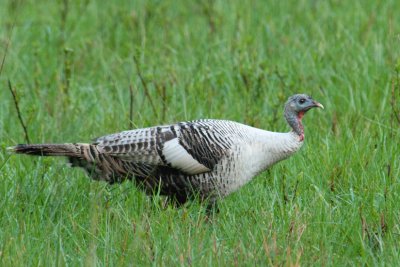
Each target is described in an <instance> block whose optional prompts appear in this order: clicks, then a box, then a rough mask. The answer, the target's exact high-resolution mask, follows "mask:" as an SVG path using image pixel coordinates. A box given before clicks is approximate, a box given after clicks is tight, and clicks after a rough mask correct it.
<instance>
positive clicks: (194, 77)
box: [0, 0, 400, 266]
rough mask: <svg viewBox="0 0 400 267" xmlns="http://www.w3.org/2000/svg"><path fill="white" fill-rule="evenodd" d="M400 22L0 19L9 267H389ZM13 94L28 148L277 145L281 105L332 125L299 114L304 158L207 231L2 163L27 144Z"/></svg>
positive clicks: (152, 12) (386, 9)
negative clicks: (199, 126)
mask: <svg viewBox="0 0 400 267" xmlns="http://www.w3.org/2000/svg"><path fill="white" fill-rule="evenodd" d="M399 10H400V2H398V1H395V0H387V1H372V0H367V1H361V0H360V1H335V0H331V1H314V0H300V1H275V0H274V1H261V0H259V1H258V0H252V1H212V0H205V1H183V0H182V1H169V0H166V1H154V0H153V1H139V0H138V1H118V3H117V2H112V1H91V0H83V1H69V0H63V1H42V0H39V1H32V0H20V1H11V0H4V1H1V2H0V46H1V53H0V56H1V58H3V57H4V56H5V61H4V65H3V69H2V72H1V74H0V88H1V90H0V101H1V105H0V145H1V150H0V179H1V183H0V194H1V197H0V242H1V243H0V262H1V265H3V266H10V265H15V266H25V265H61V266H63V265H72V266H75V265H89V266H90V265H96V266H103V265H107V266H113V265H114V266H115V265H118V266H119V265H166V266H170V265H183V266H186V265H194V266H203V265H210V266H214V265H217V266H218V265H221V266H230V265H240V266H242V265H245V266H246V265H252V266H254V265H313V264H316V265H396V264H397V263H398V262H399V260H400V252H399V249H400V247H399V246H400V245H399V242H398V239H399V235H400V229H399V226H400V225H399V219H400V213H399V210H400V204H399V203H400V196H399V192H400V184H399V179H398V178H399V176H400V170H399V169H400V166H399V165H400V164H399V154H400V146H399V141H400V127H399V120H400V117H399V116H400V115H399V114H400V100H399V99H400V75H399V70H400V61H399V52H400V50H399V48H400V47H399V44H400V17H399V16H398V15H397V13H398V12H399ZM8 82H10V84H11V85H12V89H13V90H14V92H15V93H16V97H17V101H18V104H19V108H20V111H21V115H22V118H23V120H24V123H25V124H26V127H27V133H28V135H29V138H30V140H31V142H34V143H39V142H77V141H78V142H86V141H89V140H91V139H92V138H95V137H98V136H101V135H104V134H108V133H113V132H118V131H121V130H126V129H129V128H130V127H134V128H136V127H147V126H151V125H156V124H167V123H172V122H177V121H182V120H190V119H197V118H222V119H230V120H235V121H239V122H242V123H246V124H250V125H253V126H255V127H260V128H264V129H268V130H273V131H287V130H288V127H287V126H286V122H285V121H284V119H283V117H282V109H283V104H284V102H285V101H286V99H287V97H288V96H290V95H291V94H294V93H298V92H304V93H308V94H310V95H312V96H313V97H314V99H316V100H317V101H319V102H321V103H322V104H323V105H324V106H325V110H323V111H315V110H313V111H311V112H310V113H308V114H307V116H306V118H305V120H304V123H305V128H306V129H305V131H306V142H305V146H304V147H303V148H302V150H301V151H300V152H299V153H298V154H297V155H295V156H293V157H292V158H290V159H288V160H286V161H284V162H282V163H279V164H278V165H276V166H274V167H273V168H272V169H271V170H270V171H267V172H266V173H263V174H261V175H260V177H257V178H256V179H254V181H252V182H251V183H250V184H249V185H247V186H246V187H244V188H243V189H242V190H240V191H238V192H236V193H234V194H232V195H231V196H229V197H228V198H226V199H225V200H224V201H221V203H220V207H221V212H220V213H219V214H217V215H216V216H215V218H213V222H212V223H207V222H204V212H203V211H204V209H203V208H202V207H201V206H200V204H198V203H197V202H194V203H192V204H190V205H187V206H185V207H183V208H181V209H175V208H173V207H164V206H163V205H162V199H157V198H156V199H155V200H154V201H153V200H151V199H149V198H147V197H146V196H145V195H144V194H143V193H142V192H140V191H139V190H137V189H136V188H135V187H134V186H133V185H132V184H131V183H124V184H122V185H120V186H107V185H105V184H103V183H94V182H91V181H89V179H87V178H86V176H85V174H84V173H83V172H82V171H80V170H72V169H70V168H68V167H66V166H65V165H64V162H63V161H62V160H60V159H51V158H45V159H43V158H30V157H20V156H10V155H9V154H7V153H6V151H5V147H6V146H10V145H14V144H16V143H24V142H25V139H24V131H23V129H22V127H21V125H20V122H19V119H18V116H17V112H16V107H15V103H14V100H13V98H12V95H11V93H10V90H9V85H8ZM130 88H131V89H130ZM130 90H131V91H130ZM130 92H132V99H133V101H132V104H133V112H132V120H130V116H131V115H130V103H131V101H130V99H131V93H130Z"/></svg>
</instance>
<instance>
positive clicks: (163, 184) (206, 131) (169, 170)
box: [8, 94, 323, 203]
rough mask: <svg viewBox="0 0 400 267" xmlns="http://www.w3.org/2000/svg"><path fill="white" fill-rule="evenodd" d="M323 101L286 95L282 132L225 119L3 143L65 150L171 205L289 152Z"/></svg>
mask: <svg viewBox="0 0 400 267" xmlns="http://www.w3.org/2000/svg"><path fill="white" fill-rule="evenodd" d="M315 107H318V108H323V105H321V104H320V103H318V102H316V101H315V100H313V99H312V98H311V97H310V96H308V95H306V94H296V95H293V96H291V97H289V99H288V101H287V102H286V104H285V111H284V117H285V119H286V121H287V123H288V124H289V126H290V127H291V128H292V130H291V131H290V132H288V133H278V132H270V131H265V130H261V129H257V128H254V127H250V126H247V125H244V124H241V123H237V122H233V121H227V120H210V119H209V120H196V121H189V122H181V123H176V124H172V125H164V126H155V127H150V128H144V129H136V130H131V131H124V132H120V133H116V134H112V135H107V136H103V137H100V138H98V139H96V140H95V141H94V142H93V143H88V144H83V143H65V144H32V145H30V144H28V145H17V146H14V147H10V148H8V149H9V150H10V151H12V152H15V153H20V154H28V155H38V156H65V157H67V158H68V159H69V161H70V163H71V165H72V166H76V167H81V168H83V169H85V170H86V172H87V173H88V175H89V176H90V177H91V178H92V179H94V180H102V181H106V182H108V183H111V184H112V183H116V182H122V181H124V180H134V181H135V182H136V184H138V185H139V186H140V187H141V188H143V189H144V190H145V191H146V192H147V193H149V194H153V193H155V192H157V193H160V194H162V195H167V196H171V197H173V198H174V199H175V200H177V201H178V202H179V203H184V202H186V201H187V200H188V199H189V198H191V197H193V196H194V195H198V196H199V197H200V198H201V199H202V200H205V199H208V200H210V201H211V203H214V202H215V201H216V200H217V199H218V198H222V197H225V196H227V195H229V194H230V193H232V192H234V191H235V190H237V189H238V188H240V187H241V186H243V185H244V184H246V183H247V182H248V181H250V180H251V179H252V178H253V177H254V176H256V175H257V174H259V173H260V172H262V171H264V170H266V169H267V168H268V167H270V166H272V165H273V164H275V163H277V162H279V161H281V160H283V159H285V158H287V157H289V156H290V155H292V154H293V153H295V152H296V151H297V150H299V149H300V147H301V146H302V144H303V141H304V127H303V124H302V118H303V116H304V114H305V113H306V112H307V111H308V110H310V109H311V108H315Z"/></svg>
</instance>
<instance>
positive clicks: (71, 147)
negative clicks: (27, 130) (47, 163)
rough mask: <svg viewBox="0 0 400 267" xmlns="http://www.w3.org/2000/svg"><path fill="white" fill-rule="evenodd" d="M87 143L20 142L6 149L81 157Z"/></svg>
mask: <svg viewBox="0 0 400 267" xmlns="http://www.w3.org/2000/svg"><path fill="white" fill-rule="evenodd" d="M84 146H89V145H88V144H72V143H69V144H33V145H26V144H20V145H16V146H13V147H8V148H7V150H8V151H10V152H14V153H17V154H27V155H35V156H66V157H81V156H82V150H83V149H82V148H83V147H84Z"/></svg>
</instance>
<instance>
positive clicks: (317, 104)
mask: <svg viewBox="0 0 400 267" xmlns="http://www.w3.org/2000/svg"><path fill="white" fill-rule="evenodd" d="M313 104H314V107H317V108H322V109H324V106H323V105H322V104H321V103H318V102H317V101H313Z"/></svg>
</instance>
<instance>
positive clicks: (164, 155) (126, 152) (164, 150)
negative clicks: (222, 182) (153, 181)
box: [95, 120, 232, 175]
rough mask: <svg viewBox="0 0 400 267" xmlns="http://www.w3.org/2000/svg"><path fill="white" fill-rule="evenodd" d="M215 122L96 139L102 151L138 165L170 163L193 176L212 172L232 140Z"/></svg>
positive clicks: (166, 164) (201, 122)
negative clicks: (223, 134)
mask: <svg viewBox="0 0 400 267" xmlns="http://www.w3.org/2000/svg"><path fill="white" fill-rule="evenodd" d="M222 126H223V125H219V124H218V123H216V121H211V120H210V121H207V120H205V121H192V122H186V123H179V124H175V125H168V126H158V127H151V128H145V129H139V130H132V131H125V132H121V133H117V134H113V135H108V136H104V137H100V138H98V139H97V140H96V141H95V144H96V145H97V149H98V150H99V152H100V153H105V154H109V155H111V156H114V157H117V158H121V159H122V160H124V161H129V162H133V163H136V164H145V165H153V166H154V167H157V166H168V167H170V168H174V169H177V170H179V171H181V172H183V173H186V174H189V175H194V174H199V173H204V172H209V171H211V170H212V169H213V168H214V166H215V164H217V163H218V162H219V161H220V160H221V158H222V157H223V156H224V155H226V154H227V151H228V150H229V148H230V147H231V145H232V142H231V139H229V138H226V136H225V137H224V136H222V134H221V132H223V129H221V127H222Z"/></svg>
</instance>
